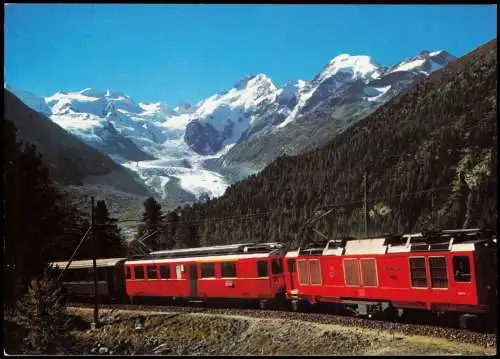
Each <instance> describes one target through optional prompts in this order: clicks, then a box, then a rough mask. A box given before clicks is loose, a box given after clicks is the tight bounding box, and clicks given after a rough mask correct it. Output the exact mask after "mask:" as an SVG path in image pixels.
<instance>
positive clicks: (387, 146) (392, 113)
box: [179, 40, 497, 245]
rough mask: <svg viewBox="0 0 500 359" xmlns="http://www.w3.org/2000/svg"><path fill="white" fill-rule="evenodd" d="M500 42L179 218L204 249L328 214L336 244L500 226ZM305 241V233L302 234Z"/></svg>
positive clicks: (326, 227)
mask: <svg viewBox="0 0 500 359" xmlns="http://www.w3.org/2000/svg"><path fill="white" fill-rule="evenodd" d="M496 86H497V60H496V40H494V41H492V42H490V43H488V44H486V45H484V46H482V47H480V48H479V49H477V50H476V51H474V52H472V53H470V54H468V55H466V56H464V57H463V58H461V59H458V60H457V61H455V62H453V63H451V64H449V65H448V66H447V67H446V68H445V69H443V70H441V71H438V72H436V73H434V74H432V75H431V76H430V77H429V78H427V79H424V80H422V81H421V82H419V83H418V84H416V85H415V86H413V87H411V88H410V89H409V90H408V91H407V92H406V93H404V94H402V95H400V96H398V97H396V98H394V99H393V100H391V101H390V102H389V103H387V104H386V105H384V106H382V107H381V108H379V109H378V110H377V111H376V112H374V113H373V114H371V115H370V116H368V117H367V118H365V119H364V120H362V121H360V122H359V123H357V124H356V125H354V126H353V127H351V128H349V129H348V130H347V131H345V132H344V133H342V134H340V135H338V136H337V137H335V138H334V139H333V140H332V141H331V142H330V143H329V144H328V145H326V146H325V147H323V148H321V149H316V150H313V151H311V152H308V153H305V154H302V155H298V156H286V155H283V156H281V157H278V158H277V159H276V160H275V161H274V162H273V163H271V164H270V165H269V166H267V167H266V168H265V169H264V170H263V171H262V172H261V173H259V174H256V175H252V176H250V177H249V178H248V179H247V180H245V181H242V182H239V183H236V184H234V185H232V186H230V187H229V188H228V189H227V190H226V193H225V194H224V195H223V196H222V197H220V198H218V199H216V200H211V201H208V202H207V203H203V204H193V205H191V206H185V207H184V208H183V209H182V211H181V212H180V215H181V221H180V223H179V225H181V226H182V222H186V223H189V224H191V225H192V226H195V227H196V228H197V234H198V238H199V240H200V243H201V244H203V245H210V244H214V243H229V242H233V243H234V242H246V241H287V240H290V239H291V238H295V237H296V236H297V232H298V230H299V228H300V227H301V224H303V223H304V221H305V220H306V219H307V218H310V217H311V216H312V215H313V214H314V213H315V212H316V211H317V210H318V209H320V208H335V211H334V212H333V213H331V214H330V215H329V216H327V217H325V218H324V219H322V220H320V221H319V222H318V223H316V224H315V228H317V229H318V230H320V231H321V232H322V233H325V234H326V235H327V236H328V237H329V238H331V237H335V236H348V235H350V236H359V235H363V234H364V213H363V173H364V172H366V173H367V197H368V206H367V207H368V213H369V218H368V225H369V227H368V229H369V231H368V234H369V235H378V234H384V233H390V232H411V231H417V230H421V229H424V228H432V227H434V228H437V229H446V228H462V227H469V228H470V227H475V226H482V227H489V228H492V229H494V230H496V222H497V220H496V209H497V207H496V202H497V200H496V198H497V183H496V172H497V137H496V132H497V127H496V121H497V107H496V99H497V93H496ZM301 236H302V235H301Z"/></svg>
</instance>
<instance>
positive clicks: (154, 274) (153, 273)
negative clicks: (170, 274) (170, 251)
mask: <svg viewBox="0 0 500 359" xmlns="http://www.w3.org/2000/svg"><path fill="white" fill-rule="evenodd" d="M147 269H148V279H157V278H158V271H157V269H156V266H155V265H149V266H147Z"/></svg>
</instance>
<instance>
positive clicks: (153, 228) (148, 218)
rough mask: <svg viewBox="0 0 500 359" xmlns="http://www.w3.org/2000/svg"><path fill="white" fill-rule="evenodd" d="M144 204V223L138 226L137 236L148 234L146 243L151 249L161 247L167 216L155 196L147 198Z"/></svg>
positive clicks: (141, 236)
mask: <svg viewBox="0 0 500 359" xmlns="http://www.w3.org/2000/svg"><path fill="white" fill-rule="evenodd" d="M143 205H144V213H143V214H142V223H141V224H139V226H138V230H137V238H144V237H146V236H148V238H146V239H145V240H144V242H145V243H146V245H147V246H148V247H149V248H151V249H159V248H160V247H161V237H162V232H163V221H164V219H165V216H164V214H163V212H162V210H161V205H160V204H159V203H158V202H157V201H156V200H155V199H154V198H153V197H149V198H148V199H146V200H145V201H144V203H143Z"/></svg>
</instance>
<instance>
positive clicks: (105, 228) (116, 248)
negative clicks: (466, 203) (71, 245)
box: [94, 201, 126, 258]
mask: <svg viewBox="0 0 500 359" xmlns="http://www.w3.org/2000/svg"><path fill="white" fill-rule="evenodd" d="M94 215H95V231H94V235H95V246H96V255H97V257H98V258H115V257H122V256H124V255H125V252H126V251H125V248H126V246H125V239H124V238H123V236H122V235H121V233H120V228H118V226H117V224H116V222H118V220H117V219H115V218H110V215H109V212H108V208H107V207H106V202H104V201H97V204H96V206H95V212H94Z"/></svg>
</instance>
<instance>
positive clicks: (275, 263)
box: [271, 259, 283, 274]
mask: <svg viewBox="0 0 500 359" xmlns="http://www.w3.org/2000/svg"><path fill="white" fill-rule="evenodd" d="M271 270H272V272H273V274H278V273H283V268H282V266H281V260H280V259H273V260H272V262H271Z"/></svg>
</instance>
